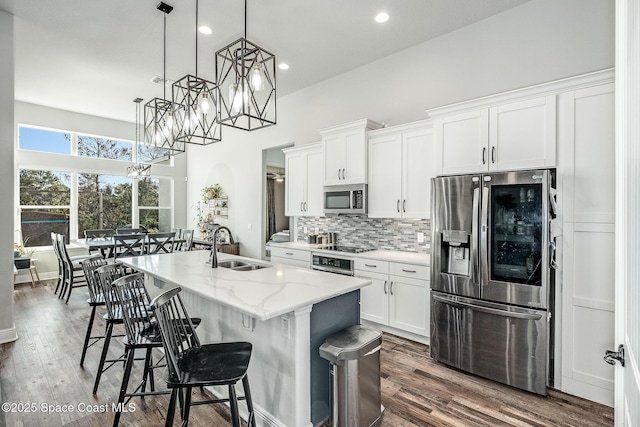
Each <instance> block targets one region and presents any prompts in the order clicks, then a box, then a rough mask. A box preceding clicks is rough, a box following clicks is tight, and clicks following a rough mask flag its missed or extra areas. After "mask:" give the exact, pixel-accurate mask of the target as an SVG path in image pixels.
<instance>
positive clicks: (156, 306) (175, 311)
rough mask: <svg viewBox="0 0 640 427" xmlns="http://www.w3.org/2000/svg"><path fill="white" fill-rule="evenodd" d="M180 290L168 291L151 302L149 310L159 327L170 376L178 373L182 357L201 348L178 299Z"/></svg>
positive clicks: (191, 323)
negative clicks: (151, 311)
mask: <svg viewBox="0 0 640 427" xmlns="http://www.w3.org/2000/svg"><path fill="white" fill-rule="evenodd" d="M181 290H182V288H180V287H176V288H172V289H169V290H168V291H166V292H164V293H162V294H160V295H158V296H157V297H155V298H154V299H153V300H152V301H151V310H153V312H154V314H155V317H156V320H157V322H158V326H160V334H161V335H162V345H163V346H164V352H165V355H166V357H167V367H168V369H169V373H170V375H171V376H175V375H176V373H177V372H178V363H179V362H180V359H181V358H182V356H183V355H184V354H185V353H187V352H189V351H191V350H197V349H199V348H200V346H201V345H200V340H199V339H198V335H197V334H196V329H195V327H194V326H193V322H192V321H191V317H189V314H188V313H187V310H186V309H185V307H184V304H183V303H182V299H181V298H180V291H181ZM187 337H188V338H187Z"/></svg>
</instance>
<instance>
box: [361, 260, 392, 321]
mask: <svg viewBox="0 0 640 427" xmlns="http://www.w3.org/2000/svg"><path fill="white" fill-rule="evenodd" d="M355 275H356V277H363V278H365V279H370V280H371V284H370V285H369V286H365V287H364V288H362V289H360V317H361V318H363V319H366V320H370V321H372V322H376V323H380V324H383V325H388V324H389V276H388V275H386V274H380V273H370V272H365V271H356V274H355Z"/></svg>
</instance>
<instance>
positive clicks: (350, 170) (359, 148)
mask: <svg viewBox="0 0 640 427" xmlns="http://www.w3.org/2000/svg"><path fill="white" fill-rule="evenodd" d="M344 145H345V153H346V154H345V155H346V158H345V165H344V169H343V171H342V172H341V175H342V181H341V182H342V183H343V184H362V183H366V182H367V146H366V145H367V134H366V131H365V130H364V129H357V130H352V131H349V132H345V134H344Z"/></svg>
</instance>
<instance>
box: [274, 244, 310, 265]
mask: <svg viewBox="0 0 640 427" xmlns="http://www.w3.org/2000/svg"><path fill="white" fill-rule="evenodd" d="M310 256H311V252H309V251H305V250H300V249H290V248H279V247H272V248H271V262H272V263H274V264H287V265H291V266H294V267H302V268H309V267H311V260H310Z"/></svg>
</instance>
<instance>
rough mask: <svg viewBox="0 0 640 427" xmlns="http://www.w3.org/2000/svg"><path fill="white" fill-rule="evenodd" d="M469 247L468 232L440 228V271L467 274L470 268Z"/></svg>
mask: <svg viewBox="0 0 640 427" xmlns="http://www.w3.org/2000/svg"><path fill="white" fill-rule="evenodd" d="M469 249H470V235H469V232H467V231H464V230H442V251H441V253H442V254H443V257H442V267H441V268H442V272H443V273H449V274H459V275H462V276H468V275H469V273H470V268H471V260H470V250H469Z"/></svg>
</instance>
